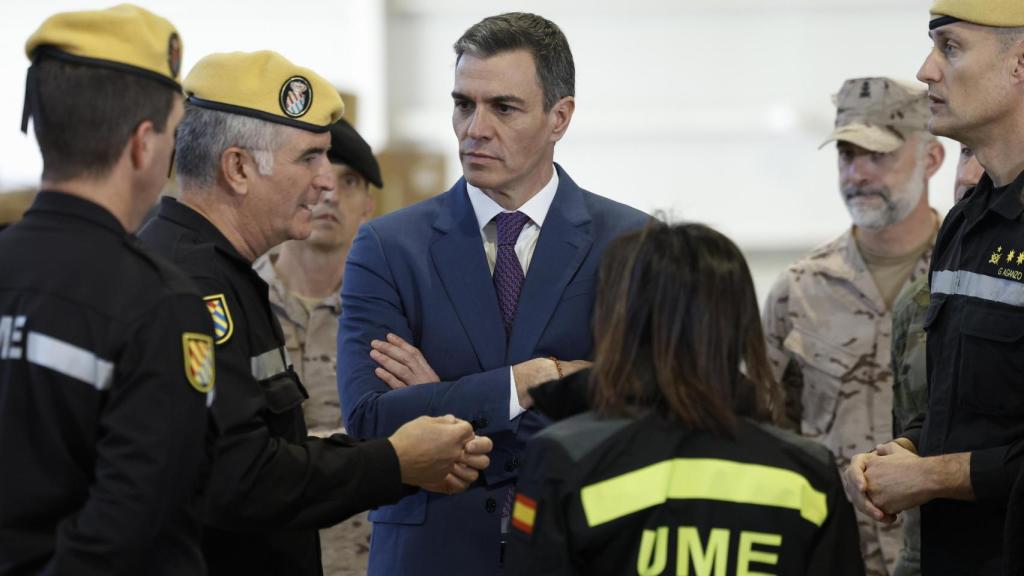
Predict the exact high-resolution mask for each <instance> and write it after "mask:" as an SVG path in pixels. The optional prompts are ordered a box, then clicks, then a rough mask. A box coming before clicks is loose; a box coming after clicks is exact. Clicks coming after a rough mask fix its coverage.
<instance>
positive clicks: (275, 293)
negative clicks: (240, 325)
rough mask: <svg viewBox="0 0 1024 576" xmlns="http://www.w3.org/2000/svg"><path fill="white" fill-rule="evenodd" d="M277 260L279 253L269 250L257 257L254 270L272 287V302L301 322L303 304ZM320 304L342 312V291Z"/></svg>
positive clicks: (298, 322)
mask: <svg viewBox="0 0 1024 576" xmlns="http://www.w3.org/2000/svg"><path fill="white" fill-rule="evenodd" d="M276 261H277V255H276V254H274V253H269V252H268V253H267V254H264V255H263V256H260V257H259V258H257V259H256V263H255V264H253V270H255V271H256V273H257V274H259V276H260V278H262V279H263V281H264V282H266V283H267V285H268V286H269V287H270V294H271V298H270V300H271V303H274V304H276V305H277V306H279V307H280V308H282V309H284V311H285V313H286V314H288V317H289V319H291V320H292V321H293V322H295V323H297V324H301V323H302V322H300V319H301V318H303V317H304V314H299V313H298V312H299V310H300V309H303V308H302V305H301V304H300V303H299V302H298V300H297V299H296V297H294V296H293V295H292V293H291V292H290V291H289V290H288V287H287V286H285V283H284V281H283V279H282V278H281V276H280V274H278V272H277V266H276V264H275V262H276ZM318 306H325V307H327V308H330V309H331V311H332V312H333V313H334V314H341V292H340V291H337V292H335V293H334V294H332V295H331V296H328V297H327V298H324V299H323V300H322V301H321V302H320V304H318ZM303 310H304V309H303Z"/></svg>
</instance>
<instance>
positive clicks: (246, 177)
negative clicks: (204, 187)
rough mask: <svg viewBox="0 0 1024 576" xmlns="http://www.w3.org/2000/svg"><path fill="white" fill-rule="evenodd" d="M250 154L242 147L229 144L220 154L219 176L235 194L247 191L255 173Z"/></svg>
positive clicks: (242, 193) (242, 194)
mask: <svg viewBox="0 0 1024 576" xmlns="http://www.w3.org/2000/svg"><path fill="white" fill-rule="evenodd" d="M252 160H253V158H252V156H251V155H250V154H249V152H248V151H247V150H245V149H244V148H239V147H238V146H231V147H229V148H227V149H226V150H224V152H223V153H222V154H221V155H220V178H221V179H223V181H224V183H225V184H226V185H227V186H226V187H227V188H228V189H230V190H233V191H234V192H235V194H238V195H241V196H244V195H245V194H248V193H249V185H250V184H251V181H252V177H253V175H254V174H255V169H256V167H255V165H254V164H253V163H252Z"/></svg>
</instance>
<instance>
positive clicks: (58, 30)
mask: <svg viewBox="0 0 1024 576" xmlns="http://www.w3.org/2000/svg"><path fill="white" fill-rule="evenodd" d="M181 49H182V46H181V38H180V37H179V36H178V31H177V30H175V28H174V25H173V24H171V23H170V22H169V21H167V20H166V19H165V18H161V17H160V16H157V15H156V14H153V13H152V12H149V11H148V10H144V9H142V8H139V7H138V6H133V5H131V4H121V5H119V6H115V7H113V8H108V9H106V10H92V11H83V12H61V13H60V14H55V15H53V16H50V17H49V18H47V19H46V21H45V22H43V24H42V26H40V27H39V29H38V30H36V31H35V33H34V34H32V36H30V37H29V39H28V42H26V43H25V54H27V55H28V57H29V58H30V59H33V60H35V59H36V58H40V57H54V58H58V59H61V60H67V61H71V62H77V63H80V64H89V65H94V66H103V67H106V68H113V69H115V70H120V71H122V72H128V73H132V74H138V75H141V76H145V77H148V78H152V79H154V80H158V81H160V82H163V83H164V84H167V85H168V86H170V87H172V88H174V89H175V90H181V85H180V84H179V77H178V73H179V71H180V69H181Z"/></svg>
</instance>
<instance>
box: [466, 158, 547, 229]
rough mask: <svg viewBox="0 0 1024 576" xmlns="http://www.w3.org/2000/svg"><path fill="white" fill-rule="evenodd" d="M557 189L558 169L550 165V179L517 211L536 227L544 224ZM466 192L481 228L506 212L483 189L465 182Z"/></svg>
mask: <svg viewBox="0 0 1024 576" xmlns="http://www.w3.org/2000/svg"><path fill="white" fill-rule="evenodd" d="M557 191H558V170H557V169H555V168H554V167H552V170H551V179H550V180H548V183H547V184H545V185H544V187H543V188H541V189H540V192H537V193H536V194H534V195H533V197H532V198H530V199H529V200H527V201H526V204H523V205H522V206H520V207H519V212H522V213H523V214H526V216H527V217H529V218H530V220H531V221H533V223H534V224H536V225H537V227H538V228H540V227H541V226H543V225H544V218H546V217H547V215H548V210H549V209H550V208H551V202H552V201H554V199H555V192H557ZM466 193H467V194H469V202H470V204H472V205H473V212H474V213H475V214H476V222H477V225H478V226H479V227H480V229H481V230H483V229H484V226H487V224H489V223H490V222H491V220H493V219H494V217H495V216H497V215H498V214H501V213H502V212H507V210H505V209H504V208H502V207H501V205H500V204H498V203H497V202H495V201H494V200H492V199H491V197H490V196H488V195H487V194H484V191H483V190H481V189H479V188H477V187H476V186H473V185H472V184H470V183H469V182H466Z"/></svg>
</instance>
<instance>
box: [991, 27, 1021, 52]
mask: <svg viewBox="0 0 1024 576" xmlns="http://www.w3.org/2000/svg"><path fill="white" fill-rule="evenodd" d="M996 30H997V32H998V33H999V47H1000V48H1001V49H1002V50H1003V52H1005V51H1007V50H1009V49H1010V48H1013V47H1014V46H1016V45H1017V43H1018V42H1020V41H1021V40H1024V27H1017V28H996Z"/></svg>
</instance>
